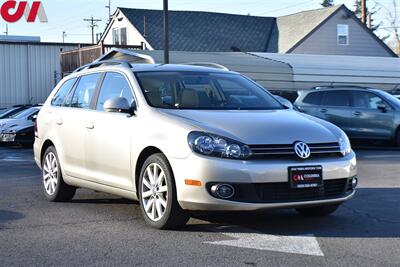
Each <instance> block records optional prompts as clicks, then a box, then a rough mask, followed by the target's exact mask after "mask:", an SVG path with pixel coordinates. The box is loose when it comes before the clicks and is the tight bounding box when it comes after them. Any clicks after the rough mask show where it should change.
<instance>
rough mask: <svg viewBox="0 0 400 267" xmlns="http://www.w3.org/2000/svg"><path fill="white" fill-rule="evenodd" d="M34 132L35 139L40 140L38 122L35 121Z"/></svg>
mask: <svg viewBox="0 0 400 267" xmlns="http://www.w3.org/2000/svg"><path fill="white" fill-rule="evenodd" d="M34 131H35V137H36V138H38V137H39V133H38V123H37V120H36V121H35V127H34Z"/></svg>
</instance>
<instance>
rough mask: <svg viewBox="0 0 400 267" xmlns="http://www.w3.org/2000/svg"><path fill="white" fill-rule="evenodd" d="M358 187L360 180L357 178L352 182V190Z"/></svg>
mask: <svg viewBox="0 0 400 267" xmlns="http://www.w3.org/2000/svg"><path fill="white" fill-rule="evenodd" d="M357 185H358V179H357V177H353V179H352V180H351V188H352V189H356V187H357Z"/></svg>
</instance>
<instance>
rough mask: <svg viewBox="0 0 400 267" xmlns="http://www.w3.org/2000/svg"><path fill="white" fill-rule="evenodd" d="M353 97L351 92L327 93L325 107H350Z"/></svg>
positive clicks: (324, 101)
mask: <svg viewBox="0 0 400 267" xmlns="http://www.w3.org/2000/svg"><path fill="white" fill-rule="evenodd" d="M350 99H351V96H350V92H349V91H345V90H341V91H326V92H325V95H324V99H323V105H324V106H332V107H350V105H351V100H350Z"/></svg>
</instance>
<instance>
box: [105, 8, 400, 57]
mask: <svg viewBox="0 0 400 267" xmlns="http://www.w3.org/2000/svg"><path fill="white" fill-rule="evenodd" d="M342 9H344V10H345V11H346V12H347V13H348V14H349V15H350V16H352V17H353V18H354V19H355V20H356V21H357V22H358V23H359V24H360V25H361V27H363V28H364V29H365V30H366V31H367V32H368V33H369V34H370V35H371V36H372V37H373V38H374V39H375V40H376V41H378V42H379V43H380V44H381V45H382V47H383V48H384V49H385V50H387V51H388V52H389V53H390V54H391V55H392V56H395V57H397V55H396V54H395V53H394V52H393V51H392V50H391V49H390V48H389V47H388V46H387V45H386V44H385V43H384V42H383V41H382V40H380V39H379V38H378V37H377V36H376V35H375V34H374V33H373V32H372V31H371V30H370V29H369V28H367V27H366V26H365V25H364V24H362V23H361V22H360V21H359V20H358V19H357V18H356V17H355V15H354V13H353V12H351V11H350V10H349V9H348V8H347V7H346V6H345V5H338V6H332V7H326V8H319V9H315V10H309V11H303V12H299V13H295V14H292V15H288V16H282V17H278V18H273V17H256V16H246V15H234V14H224V13H213V12H199V11H169V23H170V27H169V35H170V43H169V46H170V50H171V51H196V52H230V51H237V50H240V51H242V52H273V53H290V52H291V51H293V49H295V48H296V47H297V46H298V45H300V44H301V43H302V42H303V41H304V40H306V39H307V38H308V37H309V36H310V35H312V34H313V33H314V32H315V31H316V30H318V29H319V28H320V27H321V26H322V25H324V24H325V22H327V21H328V20H329V19H330V18H331V17H333V16H334V15H335V14H336V13H337V12H338V11H339V10H342ZM119 11H120V12H122V13H123V14H124V15H125V16H126V17H127V19H128V20H129V21H130V23H131V24H132V25H133V26H134V27H135V28H136V29H137V30H138V31H139V32H140V33H141V34H142V35H143V36H144V38H145V39H146V41H147V42H148V43H149V44H150V45H151V47H152V48H153V49H155V50H162V49H163V11H162V10H149V9H131V8H118V10H117V13H118V12H119ZM144 21H146V23H144ZM111 24H112V23H110V24H109V25H108V27H107V29H106V31H105V32H104V34H103V37H102V38H104V36H105V35H106V34H107V32H108V31H109V28H110V27H111ZM144 25H146V29H145V30H144Z"/></svg>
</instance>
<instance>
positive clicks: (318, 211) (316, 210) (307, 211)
mask: <svg viewBox="0 0 400 267" xmlns="http://www.w3.org/2000/svg"><path fill="white" fill-rule="evenodd" d="M338 208H339V205H326V206H317V207H310V208H299V209H296V210H297V212H298V213H300V214H301V215H305V216H328V215H330V214H332V213H334V212H335V211H336V210H337V209H338Z"/></svg>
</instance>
